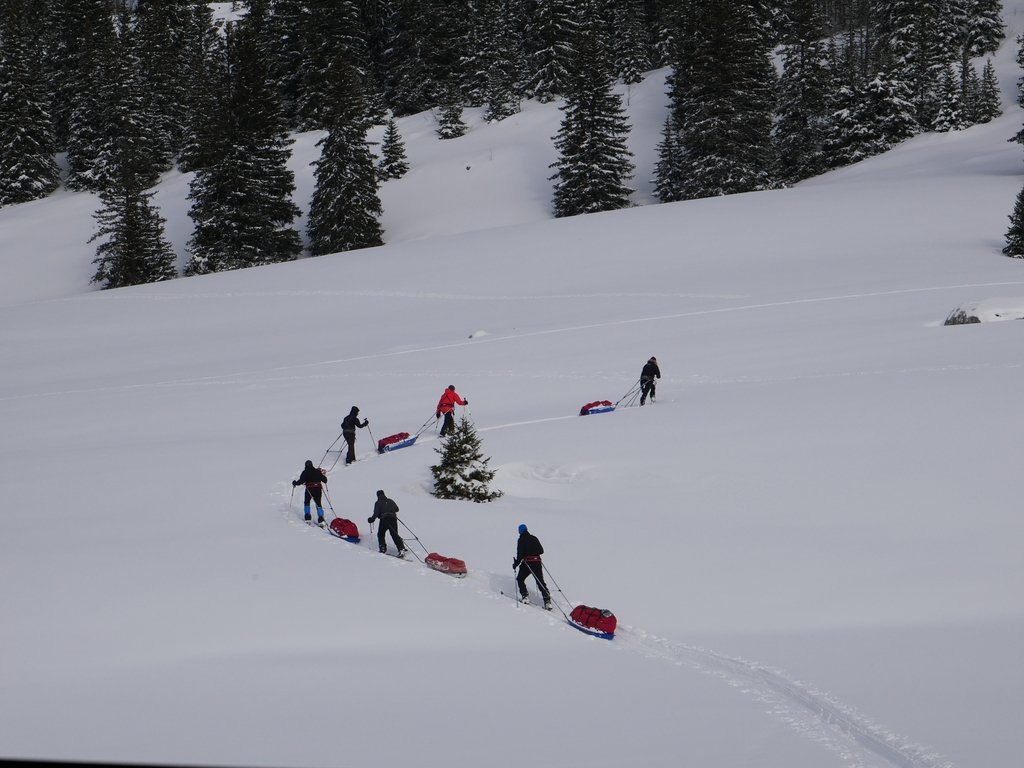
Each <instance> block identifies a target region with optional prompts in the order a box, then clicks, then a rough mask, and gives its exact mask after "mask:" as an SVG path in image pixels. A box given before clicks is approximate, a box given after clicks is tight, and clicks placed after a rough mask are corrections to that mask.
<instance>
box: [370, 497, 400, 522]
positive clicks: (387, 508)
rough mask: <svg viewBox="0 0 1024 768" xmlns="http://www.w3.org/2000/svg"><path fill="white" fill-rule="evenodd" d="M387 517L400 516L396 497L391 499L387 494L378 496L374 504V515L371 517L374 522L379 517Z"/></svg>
mask: <svg viewBox="0 0 1024 768" xmlns="http://www.w3.org/2000/svg"><path fill="white" fill-rule="evenodd" d="M385 517H398V505H397V504H396V503H395V500H394V499H389V498H388V497H387V496H384V497H383V498H378V499H377V501H376V502H374V505H373V517H371V518H370V522H371V523H372V522H373V521H374V520H377V519H378V518H379V519H381V520H383V519H384V518H385Z"/></svg>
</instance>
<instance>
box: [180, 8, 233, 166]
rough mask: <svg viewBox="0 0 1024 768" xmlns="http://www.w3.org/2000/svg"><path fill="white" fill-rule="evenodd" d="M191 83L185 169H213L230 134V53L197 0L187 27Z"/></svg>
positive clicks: (187, 73)
mask: <svg viewBox="0 0 1024 768" xmlns="http://www.w3.org/2000/svg"><path fill="white" fill-rule="evenodd" d="M187 37H188V46H187V48H188V61H187V63H186V68H185V73H184V79H185V81H186V82H187V84H188V95H189V99H188V104H187V107H186V112H185V124H184V133H183V136H182V149H181V155H180V157H179V158H178V163H179V165H180V167H181V170H183V171H196V170H199V169H200V168H212V167H213V166H215V165H216V164H217V163H218V162H220V161H221V159H222V158H223V157H224V154H225V153H226V151H227V145H226V142H227V140H228V134H229V133H230V130H231V129H230V111H229V108H228V106H229V101H230V94H231V89H230V86H229V78H228V54H227V45H226V39H225V35H223V34H221V32H220V30H219V28H218V27H216V26H215V25H214V22H213V13H212V11H211V9H210V6H209V5H208V4H207V3H205V2H203V0H197V2H195V3H194V4H193V6H192V13H191V15H190V17H189V24H188V26H187Z"/></svg>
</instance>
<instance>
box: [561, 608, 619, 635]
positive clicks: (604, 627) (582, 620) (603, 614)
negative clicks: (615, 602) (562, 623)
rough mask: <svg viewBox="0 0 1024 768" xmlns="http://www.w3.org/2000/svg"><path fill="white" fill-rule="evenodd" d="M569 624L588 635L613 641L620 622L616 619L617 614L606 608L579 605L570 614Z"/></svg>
mask: <svg viewBox="0 0 1024 768" xmlns="http://www.w3.org/2000/svg"><path fill="white" fill-rule="evenodd" d="M569 623H570V624H571V625H572V626H574V627H576V629H578V630H580V631H581V632H585V633H587V634H588V635H594V636H595V637H603V638H604V639H605V640H611V639H612V638H613V637H614V636H615V627H616V626H617V625H618V620H617V619H616V618H615V614H614V613H612V612H611V611H609V610H608V609H606V608H591V607H590V606H588V605H577V606H576V607H575V608H573V609H572V613H570V614H569Z"/></svg>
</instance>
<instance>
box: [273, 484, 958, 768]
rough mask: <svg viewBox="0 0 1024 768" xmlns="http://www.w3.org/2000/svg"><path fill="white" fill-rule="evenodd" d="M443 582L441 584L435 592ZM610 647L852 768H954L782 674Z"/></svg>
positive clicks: (295, 522) (366, 542) (662, 648)
mask: <svg viewBox="0 0 1024 768" xmlns="http://www.w3.org/2000/svg"><path fill="white" fill-rule="evenodd" d="M284 487H285V485H284V483H282V484H281V486H280V488H281V490H279V491H278V492H277V495H278V497H279V498H280V499H281V502H282V503H281V509H282V512H283V514H284V516H285V518H286V520H287V522H288V523H289V524H290V525H291V526H293V527H295V528H298V529H300V530H302V531H303V532H306V533H311V534H314V535H316V537H317V538H318V539H321V540H324V541H326V540H325V539H323V537H324V536H326V537H328V538H329V537H330V534H329V533H327V532H321V531H320V530H319V529H317V528H310V527H309V526H307V525H306V524H305V523H303V522H302V521H301V520H300V519H299V514H300V513H299V512H298V511H297V510H295V509H294V508H293V506H292V505H291V503H290V501H289V503H288V504H286V503H285V500H286V499H288V494H287V493H286V492H285V491H284V490H283V489H284ZM328 543H331V542H328ZM339 546H343V547H345V549H343V550H341V551H342V552H343V553H344V552H345V550H346V549H353V550H355V552H358V553H359V554H361V555H372V556H373V557H374V558H377V557H378V555H377V553H376V551H375V550H374V548H373V547H374V545H373V542H372V541H371V540H370V537H369V536H366V537H364V538H363V543H360V544H341V543H340V542H339ZM392 560H394V558H392ZM417 561H419V562H414V564H417V565H420V566H421V567H419V568H416V569H414V571H415V575H416V576H418V577H422V576H426V575H428V574H427V571H430V570H431V569H429V568H428V567H427V566H426V565H424V564H423V563H422V559H421V558H419V557H417ZM410 562H413V561H410ZM397 563H398V561H397V560H395V562H388V565H392V566H394V565H397ZM437 576H438V578H439V579H442V578H443V579H447V580H448V582H447V583H448V584H449V585H451V586H469V585H472V586H473V589H474V591H475V593H476V594H477V595H478V596H480V597H482V598H485V599H488V600H495V599H498V595H499V594H501V595H505V596H507V595H508V594H511V593H512V592H513V591H514V580H513V578H512V576H511V575H506V574H497V573H494V572H490V571H485V570H480V569H470V571H469V573H468V575H467V576H466V577H465V578H464V579H452V578H451V577H450V576H446V575H444V574H437ZM443 583H444V582H441V581H439V582H438V584H439V587H440V585H442V584H443ZM557 591H558V593H559V594H558V596H556V599H559V598H560V599H567V598H565V595H564V593H562V592H561V590H557ZM502 599H505V598H502ZM509 604H510V607H513V608H515V609H517V610H519V609H520V606H519V605H518V604H517V603H515V602H514V601H512V600H509ZM531 615H533V618H534V620H537V621H544V622H546V623H547V624H548V625H549V626H553V627H557V628H559V629H565V630H569V631H573V630H570V628H569V627H568V626H566V625H565V624H564V623H563V622H562V620H561V619H560V618H558V613H552V614H548V613H543V612H531ZM589 640H594V638H589ZM581 641H583V642H586V641H588V638H586V637H581ZM597 642H601V643H604V642H606V641H604V640H600V641H597ZM608 647H609V649H610V650H614V651H617V652H628V653H633V654H637V655H639V656H643V657H645V658H649V659H656V660H659V661H662V662H668V663H670V664H672V665H675V666H685V667H688V668H689V669H692V670H695V671H697V672H701V673H704V674H708V675H713V676H715V677H718V678H720V679H721V680H722V681H723V682H725V683H726V684H727V685H729V686H730V687H732V688H734V689H736V690H737V691H739V692H740V693H741V694H743V695H744V696H746V697H749V698H751V699H753V700H754V701H756V702H758V703H759V704H762V705H764V706H765V707H766V710H767V712H769V713H770V714H771V715H772V716H773V717H775V718H777V719H779V720H781V721H782V722H784V723H785V724H786V725H787V726H788V727H789V728H791V729H793V730H794V731H795V732H797V733H799V734H800V735H801V736H803V737H805V738H807V739H809V740H810V741H813V742H815V743H817V744H819V745H820V746H821V747H822V748H823V749H826V750H828V751H829V752H831V753H833V754H836V755H837V756H839V757H840V759H842V760H843V761H845V762H846V764H847V765H848V766H849V768H955V767H954V765H953V763H951V762H950V761H949V760H947V759H946V758H945V757H943V756H942V755H940V754H938V753H937V752H935V751H934V750H931V749H928V748H927V747H924V746H922V745H920V744H917V743H915V742H913V741H911V740H910V739H908V738H906V737H904V736H902V735H900V734H897V733H895V732H893V731H892V730H890V729H888V728H885V727H884V726H882V725H880V724H878V723H876V722H874V721H872V720H871V719H870V718H868V717H866V716H865V715H863V714H861V713H859V712H857V711H856V710H854V709H853V708H852V707H849V706H847V705H845V704H843V703H842V702H840V701H838V700H837V699H835V698H834V697H833V696H831V695H829V694H827V693H824V692H821V691H818V690H816V689H815V688H813V687H812V686H810V685H808V684H806V683H802V682H798V681H796V680H794V679H792V678H791V677H789V676H788V675H787V674H786V673H784V672H782V671H781V670H776V669H771V668H769V667H766V666H764V665H762V664H759V663H757V662H753V661H749V660H746V659H741V658H735V657H731V656H726V655H724V654H721V653H717V652H715V651H712V650H708V649H706V648H699V647H696V646H692V645H687V644H685V643H681V642H677V641H674V640H670V639H667V638H663V637H658V636H656V635H653V634H650V633H648V632H645V631H644V630H642V629H639V628H637V627H633V626H630V625H626V624H620V625H619V628H618V631H617V632H616V635H615V638H614V639H613V640H612V641H611V643H609V646H608Z"/></svg>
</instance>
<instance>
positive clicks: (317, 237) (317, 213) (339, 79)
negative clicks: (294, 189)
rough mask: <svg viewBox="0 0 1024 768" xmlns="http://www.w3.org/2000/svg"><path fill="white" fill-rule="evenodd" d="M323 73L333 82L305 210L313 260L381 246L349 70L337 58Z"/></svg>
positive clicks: (354, 78) (369, 162)
mask: <svg viewBox="0 0 1024 768" xmlns="http://www.w3.org/2000/svg"><path fill="white" fill-rule="evenodd" d="M332 70H333V71H331V72H329V73H328V74H329V75H330V80H331V82H333V83H334V93H333V94H331V100H332V102H333V104H334V108H333V109H332V110H331V113H330V120H331V123H330V126H329V128H328V133H327V136H326V137H324V138H323V139H321V140H320V142H318V144H317V146H319V147H322V148H323V149H322V154H321V156H320V159H319V160H318V161H317V162H316V163H314V165H315V166H316V172H315V178H316V188H315V190H314V192H313V202H312V205H311V206H310V210H309V240H310V246H311V248H310V249H311V251H312V253H313V255H314V256H320V255H322V254H325V253H335V252H338V251H351V250H354V249H356V248H370V247H373V246H376V245H383V244H384V241H383V239H382V235H383V232H382V230H381V227H380V221H379V219H380V215H381V213H382V208H381V203H380V198H379V197H378V196H377V172H376V169H375V168H374V164H373V155H372V154H371V153H370V148H369V145H368V144H367V143H366V130H367V127H368V125H367V117H366V108H365V103H364V101H363V98H362V93H361V91H360V86H359V76H358V73H357V72H356V71H355V69H354V68H353V67H351V66H349V65H348V64H347V63H345V61H344V60H343V59H340V58H339V59H337V60H336V61H335V64H334V67H333V68H332Z"/></svg>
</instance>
